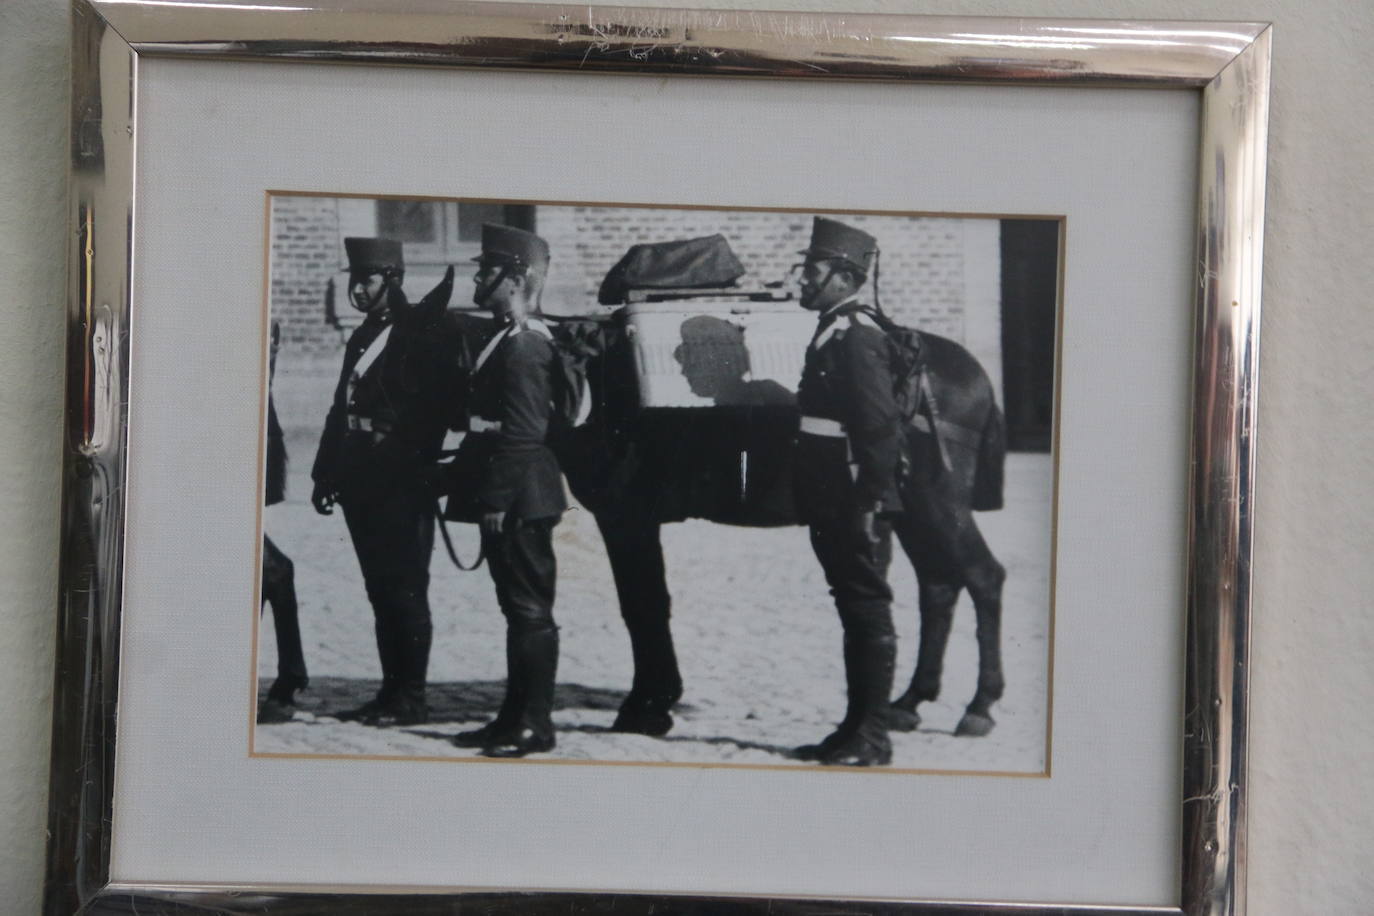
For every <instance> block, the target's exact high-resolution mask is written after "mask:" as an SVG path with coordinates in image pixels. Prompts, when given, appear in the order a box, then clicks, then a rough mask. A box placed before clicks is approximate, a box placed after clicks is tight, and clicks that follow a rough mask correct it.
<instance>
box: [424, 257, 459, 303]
mask: <svg viewBox="0 0 1374 916" xmlns="http://www.w3.org/2000/svg"><path fill="white" fill-rule="evenodd" d="M452 298H453V265H452V264H450V265H449V266H448V270H446V271H444V279H442V280H440V281H439V285H438V286H436V287H434V289H432V290H430V291H429V292H427V293H425V298H423V299H421V300H420V305H421V306H422V307H429V308H438V309H444V308H448V303H449V300H450V299H452Z"/></svg>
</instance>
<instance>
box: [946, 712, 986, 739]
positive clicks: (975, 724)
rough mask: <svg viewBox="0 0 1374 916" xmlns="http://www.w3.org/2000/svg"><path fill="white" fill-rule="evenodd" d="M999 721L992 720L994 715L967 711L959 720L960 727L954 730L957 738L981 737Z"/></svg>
mask: <svg viewBox="0 0 1374 916" xmlns="http://www.w3.org/2000/svg"><path fill="white" fill-rule="evenodd" d="M996 724H997V723H996V722H994V721H992V716H985V715H979V714H978V713H976V712H966V713H964V717H963V718H962V719H960V720H959V727H958V728H956V729H955V730H954V736H955V737H956V738H981V737H983V736H984V735H986V734H987V733H988V732H990V731H992V727H993V726H994V725H996Z"/></svg>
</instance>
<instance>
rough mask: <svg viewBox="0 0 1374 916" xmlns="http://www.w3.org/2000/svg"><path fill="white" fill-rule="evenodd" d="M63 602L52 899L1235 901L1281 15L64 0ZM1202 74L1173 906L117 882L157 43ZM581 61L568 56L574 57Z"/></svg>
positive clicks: (1132, 83)
mask: <svg viewBox="0 0 1374 916" xmlns="http://www.w3.org/2000/svg"><path fill="white" fill-rule="evenodd" d="M72 12H73V53H72V58H73V73H72V103H71V104H72V122H71V155H72V162H71V168H72V171H71V198H70V207H71V221H72V226H73V229H74V233H73V241H72V245H73V248H72V250H71V260H70V269H69V277H70V281H69V282H70V296H69V299H68V310H67V326H68V335H69V336H68V354H69V355H68V360H69V370H68V400H67V405H68V406H67V444H66V453H65V478H64V479H65V499H64V537H63V555H62V575H63V588H62V606H61V617H60V622H59V638H58V653H59V657H58V665H57V672H58V677H57V689H56V703H55V713H54V727H53V728H54V733H53V775H52V794H51V799H52V800H51V802H50V832H51V841H50V850H49V864H48V894H47V901H46V912H47V913H49V914H67V913H73V912H83V913H100V912H120V913H124V912H132V911H137V912H141V913H172V912H176V913H198V912H206V913H208V912H214V913H250V912H251V913H260V912H275V913H283V914H285V913H306V912H311V913H313V912H331V913H348V912H357V913H361V912H363V911H364V910H365V911H366V912H368V913H398V914H399V913H407V914H429V913H434V914H438V913H457V912H459V911H461V910H463V909H465V908H471V909H472V911H481V912H484V913H492V914H506V913H517V912H519V913H550V914H552V913H567V912H574V911H575V912H582V913H589V914H590V913H601V912H610V911H611V910H614V912H616V913H648V912H650V911H653V910H655V908H657V910H658V911H661V912H673V911H686V910H689V909H690V910H691V911H693V912H707V911H709V912H720V913H741V914H743V913H765V912H767V913H773V914H804V913H816V912H820V911H824V912H826V913H856V914H857V913H860V912H862V913H872V912H877V911H882V912H900V913H1026V914H1031V913H1039V914H1045V916H1049V914H1068V913H1084V914H1086V913H1124V912H1139V913H1156V914H1158V913H1180V914H1187V916H1201V914H1207V916H1237V914H1242V913H1243V912H1244V909H1245V906H1244V903H1245V893H1244V865H1245V791H1244V784H1245V752H1246V712H1247V710H1246V705H1247V704H1246V683H1247V669H1246V661H1247V654H1248V643H1249V629H1250V627H1249V617H1250V548H1251V525H1252V518H1253V515H1252V501H1253V496H1254V459H1255V396H1256V384H1257V378H1258V372H1257V370H1258V344H1259V315H1260V264H1261V254H1262V246H1263V216H1264V191H1265V186H1264V184H1265V149H1266V139H1267V122H1268V98H1269V45H1270V30H1269V27H1268V26H1267V25H1265V24H1262V23H1199V22H1115V21H1106V20H1049V19H1044V20H1035V19H1030V20H1028V19H991V18H980V19H970V18H951V17H918V16H861V15H825V14H820V15H817V14H798V13H755V12H726V11H704V10H661V9H642V8H641V9H636V8H614V7H586V6H582V7H574V6H528V5H523V4H496V3H472V2H452V0H404V2H403V3H399V4H398V3H395V2H388V0H253V2H251V3H236V2H213V0H176V2H173V0H74V3H73V8H72ZM144 56H148V57H154V56H156V57H183V58H205V59H210V60H222V59H229V58H233V59H242V60H258V61H282V60H301V61H320V60H323V61H333V62H338V61H351V62H356V63H366V64H399V65H413V66H437V67H483V68H492V67H496V68H507V69H535V70H560V71H569V72H630V73H639V74H646V73H647V74H654V75H662V76H668V75H678V74H697V75H728V76H734V77H774V78H776V77H786V78H796V79H851V80H889V81H891V80H916V81H940V82H974V83H1010V84H1017V85H1022V84H1030V85H1047V84H1048V85H1064V86H1118V87H1119V86H1126V87H1141V88H1150V87H1158V88H1171V89H1178V88H1188V89H1195V90H1197V91H1198V92H1199V93H1200V95H1201V111H1202V124H1201V146H1200V149H1199V155H1198V162H1199V171H1198V201H1197V207H1198V210H1197V298H1196V319H1195V321H1196V325H1195V326H1196V332H1195V337H1194V345H1195V347H1196V353H1195V361H1194V373H1195V378H1194V387H1193V404H1192V410H1193V422H1192V445H1191V455H1190V457H1191V463H1190V490H1191V493H1190V503H1189V505H1190V511H1189V522H1188V548H1189V549H1188V568H1187V648H1186V653H1187V655H1186V671H1187V678H1186V684H1185V692H1186V693H1185V701H1184V709H1185V710H1186V714H1185V717H1184V721H1183V723H1182V726H1183V738H1184V740H1183V761H1182V763H1183V768H1182V785H1183V809H1182V812H1181V814H1182V818H1183V844H1184V848H1183V857H1182V862H1183V868H1182V874H1181V875H1180V900H1181V906H1180V907H1179V908H1164V909H1159V908H1151V909H1143V910H1130V909H1123V908H1120V907H1112V908H1094V907H1084V906H1072V905H1063V904H1054V903H1052V902H1045V903H1043V904H1035V905H1026V906H1022V905H1007V904H986V903H976V902H970V903H966V904H948V903H922V902H918V901H907V902H891V903H886V902H884V903H878V902H874V901H867V902H858V901H854V902H845V901H805V900H795V899H771V900H770V899H762V898H758V899H754V898H740V899H729V900H727V899H724V898H689V897H672V898H669V897H655V896H643V895H641V896H632V895H616V894H543V893H541V894H489V893H483V894H471V895H459V896H449V895H400V894H391V895H387V894H382V895H377V894H369V895H365V896H364V895H357V894H329V893H319V892H314V891H308V890H306V889H302V893H299V894H277V895H265V894H263V893H261V892H260V891H255V890H254V889H253V888H244V887H238V888H229V887H203V888H185V887H177V888H157V887H129V886H115V885H111V884H109V861H110V834H109V824H110V815H111V810H112V795H113V765H114V760H115V755H114V752H115V747H114V734H115V732H114V724H115V718H114V714H115V705H116V700H117V697H116V684H117V663H118V647H119V638H120V610H121V608H120V601H121V593H122V578H123V568H122V555H123V543H124V512H125V505H124V486H123V484H124V481H125V480H126V474H127V455H128V452H127V445H128V428H127V413H126V404H127V392H128V382H129V348H128V340H129V317H130V278H131V274H132V267H133V264H132V256H133V250H134V245H133V240H134V233H135V232H136V231H137V225H138V224H137V221H136V219H135V214H134V161H135V155H136V151H137V142H138V133H137V129H136V127H137V118H136V109H135V100H136V95H137V80H138V74H139V63H140V60H141V59H142V58H143V57H144ZM570 78H575V77H570Z"/></svg>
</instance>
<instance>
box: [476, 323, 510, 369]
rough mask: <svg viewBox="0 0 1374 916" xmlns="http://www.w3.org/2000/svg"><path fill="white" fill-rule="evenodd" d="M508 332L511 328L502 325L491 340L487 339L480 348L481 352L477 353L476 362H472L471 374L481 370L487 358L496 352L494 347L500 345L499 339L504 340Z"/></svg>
mask: <svg viewBox="0 0 1374 916" xmlns="http://www.w3.org/2000/svg"><path fill="white" fill-rule="evenodd" d="M510 332H511V329H510V328H509V327H504V328H502V329H501V330H499V331H497V332H496V334H495V336H493V337H492V339H491V340H489V341H487V345H486V346H485V347H483V348H482V352H481V353H478V354H477V362H475V363H473V364H472V374H473V375H476V374H477V373H479V372H481V371H482V367H483V366H485V365H486V364H487V360H489V359H491V356H492V354H493V353H495V352H496V348H497V347H499V346H500V345H501V341H503V340H505V339H506V337H507V336H509V335H510Z"/></svg>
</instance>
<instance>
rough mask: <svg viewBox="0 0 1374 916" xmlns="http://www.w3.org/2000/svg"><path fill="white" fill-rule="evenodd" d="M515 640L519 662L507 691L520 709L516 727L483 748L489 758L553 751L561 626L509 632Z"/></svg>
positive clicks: (508, 635) (509, 638) (508, 634)
mask: <svg viewBox="0 0 1374 916" xmlns="http://www.w3.org/2000/svg"><path fill="white" fill-rule="evenodd" d="M507 639H508V640H510V642H512V643H514V648H515V651H514V653H513V654H514V655H515V656H516V661H517V665H516V666H515V667H514V668H512V670H511V677H510V682H509V684H508V686H507V692H508V694H510V695H513V696H514V698H515V699H514V700H513V702H514V703H515V704H516V709H517V711H518V716H519V718H518V722H517V728H516V729H515V730H514V731H513V732H509V733H506V734H503V735H497V736H496V738H495V740H494V741H493V743H491V744H489V745H487V747H485V748H484V749H483V750H482V754H483V756H486V757H524V756H525V755H526V754H535V753H539V752H541V751H549V750H553V746H554V734H553V690H554V682H555V680H556V679H557V675H558V629H557V628H556V627H554V626H549V627H547V628H544V629H538V630H532V631H525V632H522V633H518V634H517V633H516V632H515V631H514V630H511V631H508V633H507Z"/></svg>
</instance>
